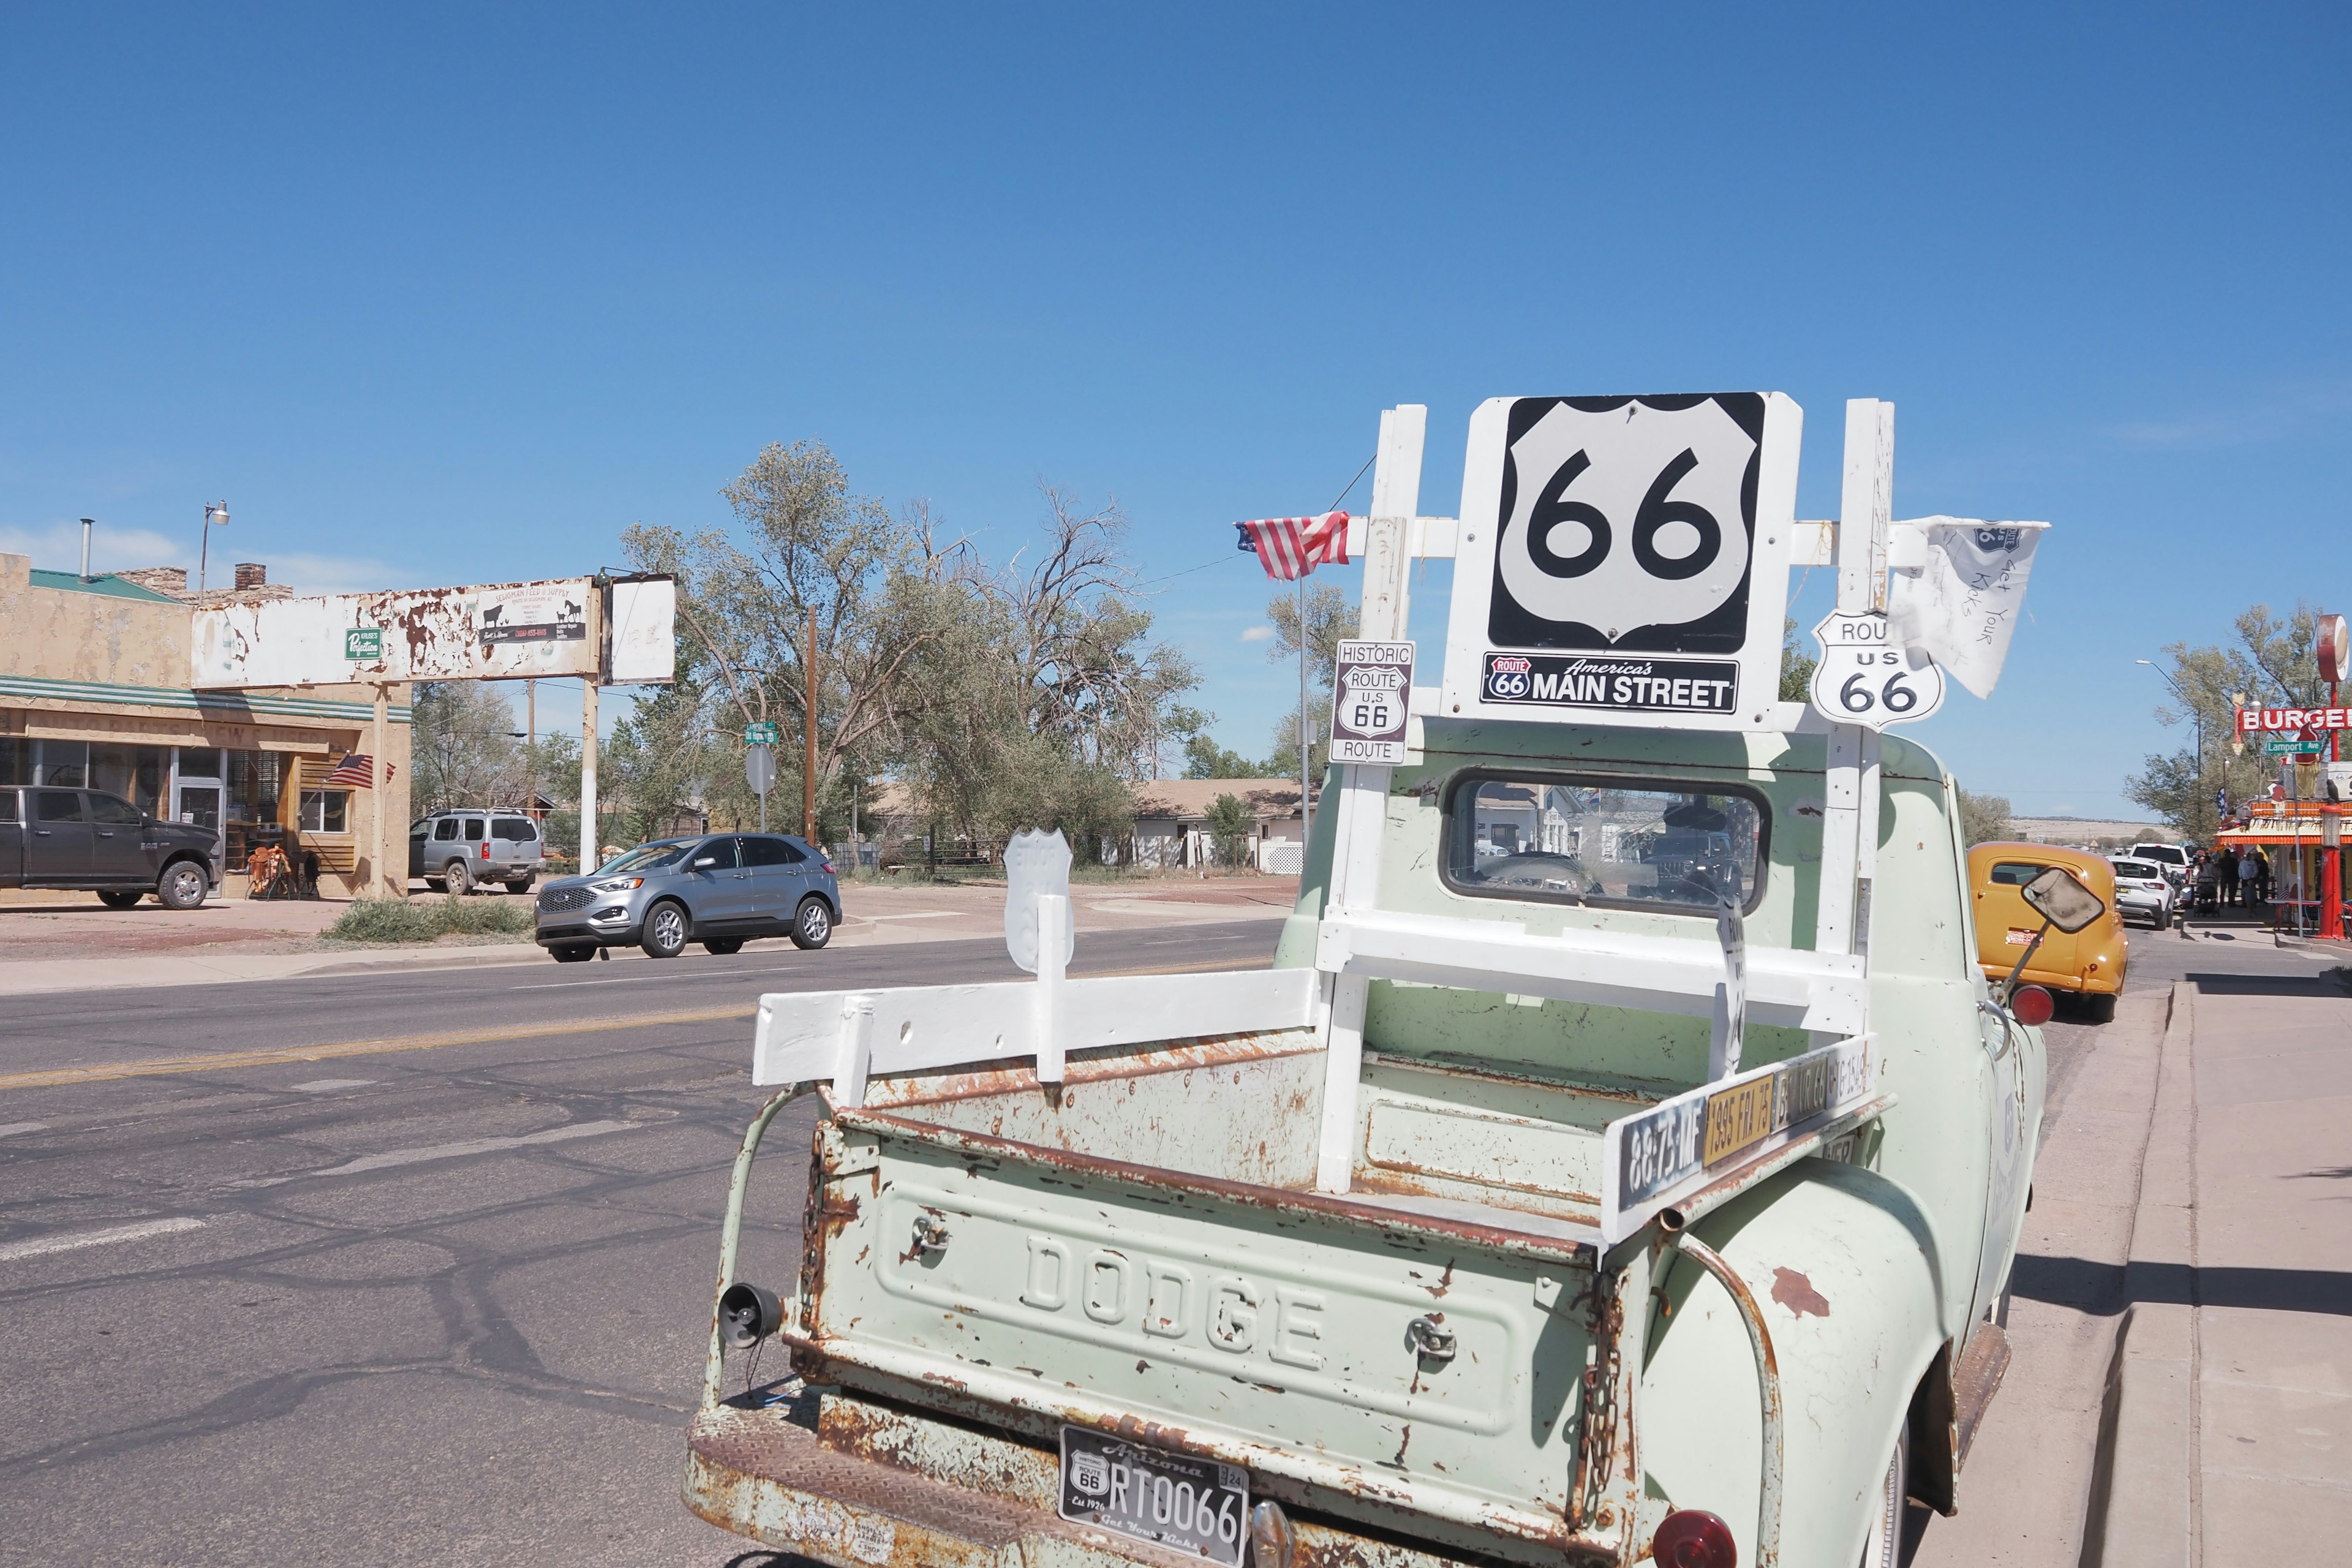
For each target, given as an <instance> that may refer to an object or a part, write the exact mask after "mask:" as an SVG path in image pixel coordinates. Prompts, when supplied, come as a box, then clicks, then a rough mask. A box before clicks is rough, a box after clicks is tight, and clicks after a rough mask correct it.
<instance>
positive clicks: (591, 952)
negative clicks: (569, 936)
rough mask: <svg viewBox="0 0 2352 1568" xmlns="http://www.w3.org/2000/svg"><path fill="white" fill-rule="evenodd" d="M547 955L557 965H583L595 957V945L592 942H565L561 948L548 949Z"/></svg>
mask: <svg viewBox="0 0 2352 1568" xmlns="http://www.w3.org/2000/svg"><path fill="white" fill-rule="evenodd" d="M547 955H548V956H549V957H550V958H551V959H553V960H555V962H556V963H587V962H588V961H589V960H590V959H592V958H593V957H595V956H596V944H595V943H594V942H566V943H565V944H564V945H563V946H562V947H551V948H549V949H548V950H547Z"/></svg>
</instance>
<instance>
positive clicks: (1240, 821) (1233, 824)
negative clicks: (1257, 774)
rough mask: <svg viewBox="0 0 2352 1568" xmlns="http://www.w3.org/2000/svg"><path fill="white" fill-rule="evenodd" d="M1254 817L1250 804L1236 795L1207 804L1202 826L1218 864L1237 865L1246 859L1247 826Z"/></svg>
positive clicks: (1247, 847) (1248, 826)
mask: <svg viewBox="0 0 2352 1568" xmlns="http://www.w3.org/2000/svg"><path fill="white" fill-rule="evenodd" d="M1256 823H1257V818H1256V817H1255V815H1254V814H1253V813H1252V812H1251V811H1250V808H1249V803H1248V802H1247V801H1245V800H1244V799H1242V797H1241V796H1239V795H1219V796H1218V797H1217V798H1216V799H1214V800H1213V801H1211V802H1210V803H1209V810H1208V813H1207V816H1206V817H1205V819H1204V825H1205V826H1207V828H1208V830H1209V842H1210V843H1211V845H1213V847H1215V849H1216V852H1217V864H1218V865H1220V866H1240V865H1242V864H1244V862H1245V861H1246V860H1247V859H1248V858H1249V838H1250V829H1251V828H1252V827H1254V826H1256Z"/></svg>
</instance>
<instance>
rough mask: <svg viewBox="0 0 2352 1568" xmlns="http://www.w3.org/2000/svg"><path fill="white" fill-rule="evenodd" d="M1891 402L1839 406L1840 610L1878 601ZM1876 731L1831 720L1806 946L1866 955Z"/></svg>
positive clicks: (1856, 611) (1874, 839) (1887, 521)
mask: <svg viewBox="0 0 2352 1568" xmlns="http://www.w3.org/2000/svg"><path fill="white" fill-rule="evenodd" d="M1894 491H1895V405H1893V404H1892V403H1885V402H1881V401H1879V400H1878V399H1876V398H1872V397H1857V398H1853V399H1852V400H1851V401H1849V402H1848V403H1847V404H1846V405H1845V480H1844V485H1843V492H1842V495H1841V499H1840V501H1839V506H1838V531H1837V568H1838V609H1839V610H1840V611H1841V612H1842V613H1843V614H1847V615H1866V614H1868V613H1870V612H1871V611H1873V610H1884V609H1885V607H1886V548H1887V534H1888V531H1889V528H1890V525H1891V520H1892V518H1893V516H1894ZM1878 751H1879V747H1878V733H1877V731H1874V730H1866V729H1864V728H1863V727H1862V726H1861V725H1859V724H1832V725H1831V726H1830V737H1829V778H1828V791H1827V794H1828V799H1827V801H1826V802H1825V803H1824V807H1825V809H1824V810H1823V813H1822V889H1821V903H1820V914H1819V916H1818V918H1817V919H1816V921H1815V922H1814V931H1815V937H1814V947H1815V948H1816V949H1817V950H1818V951H1820V952H1850V953H1863V954H1867V953H1868V952H1869V951H1870V927H1869V920H1870V884H1871V879H1872V877H1873V876H1874V873H1875V872H1876V870H1877V862H1878V794H1879V774H1878Z"/></svg>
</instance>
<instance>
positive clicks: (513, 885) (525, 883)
mask: <svg viewBox="0 0 2352 1568" xmlns="http://www.w3.org/2000/svg"><path fill="white" fill-rule="evenodd" d="M507 891H508V892H509V893H528V892H530V878H529V877H525V878H524V879H522V880H521V881H520V882H509V883H508V884H507Z"/></svg>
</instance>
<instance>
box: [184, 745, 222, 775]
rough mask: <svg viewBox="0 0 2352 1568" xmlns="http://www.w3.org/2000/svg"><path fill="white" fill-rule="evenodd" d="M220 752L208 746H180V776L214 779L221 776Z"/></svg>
mask: <svg viewBox="0 0 2352 1568" xmlns="http://www.w3.org/2000/svg"><path fill="white" fill-rule="evenodd" d="M220 769H221V754H220V752H217V751H215V750H214V749H213V748H212V747H210V746H182V747H181V748H180V776H181V777H182V778H184V779H216V778H218V777H220V776H221V771H220Z"/></svg>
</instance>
